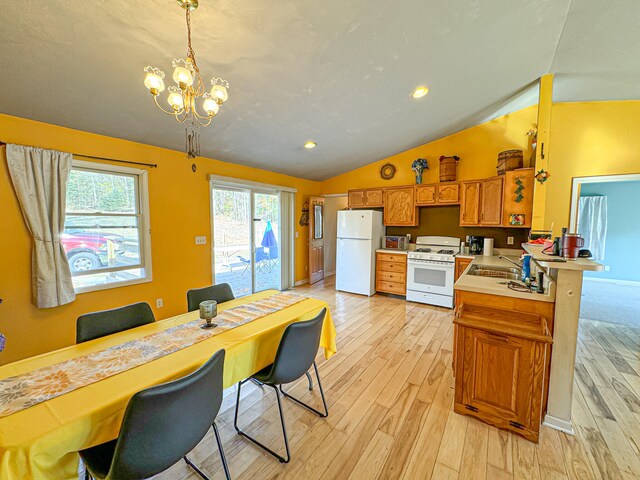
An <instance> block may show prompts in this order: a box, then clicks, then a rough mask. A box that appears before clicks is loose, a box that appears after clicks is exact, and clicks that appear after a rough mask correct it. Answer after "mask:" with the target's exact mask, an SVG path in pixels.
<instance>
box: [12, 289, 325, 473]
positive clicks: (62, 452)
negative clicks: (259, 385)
mask: <svg viewBox="0 0 640 480" xmlns="http://www.w3.org/2000/svg"><path fill="white" fill-rule="evenodd" d="M274 293H277V292H276V291H274V290H268V291H264V292H260V293H257V294H254V295H250V296H248V297H243V298H240V299H237V300H233V301H231V302H226V303H224V304H221V305H219V307H218V308H219V310H221V311H222V310H226V309H228V308H233V307H236V306H238V305H242V304H245V303H249V302H252V301H255V300H258V299H261V298H264V297H267V296H269V295H273V294H274ZM326 306H327V304H326V303H325V302H323V301H321V300H316V299H312V298H309V299H306V300H304V301H302V302H300V303H297V304H295V305H292V306H290V307H287V308H285V309H283V310H280V311H278V312H276V313H273V314H271V315H267V316H265V317H262V318H259V319H257V320H254V321H253V322H250V323H248V324H246V325H242V326H240V327H237V328H234V329H232V330H228V331H226V332H223V333H221V334H220V335H216V336H214V337H212V338H211V339H209V340H205V341H203V342H200V343H197V344H195V345H192V346H190V347H188V348H185V349H183V350H180V351H178V352H175V353H172V354H171V355H167V356H166V357H163V358H160V359H158V360H154V361H153V362H150V363H147V364H145V365H142V366H139V367H136V368H133V369H131V370H128V371H126V372H123V373H120V374H118V375H114V376H112V377H109V378H106V379H104V380H101V381H99V382H97V383H94V384H91V385H88V386H86V387H83V388H80V389H78V390H74V391H73V392H70V393H67V394H64V395H61V396H60V397H56V398H54V399H51V400H48V401H46V402H43V403H40V404H38V405H35V406H33V407H31V408H28V409H26V410H23V411H20V412H17V413H14V414H13V415H9V416H7V417H3V418H0V479H2V480H18V479H56V480H59V479H69V480H70V479H74V478H77V470H78V455H77V453H76V452H77V451H78V450H82V449H84V448H87V447H90V446H93V445H98V444H100V443H104V442H107V441H109V440H112V439H114V438H116V437H117V436H118V432H119V431H120V424H121V421H122V415H123V414H124V409H125V407H126V405H127V402H128V401H129V399H130V398H131V396H132V395H133V394H134V393H136V392H138V391H140V390H142V389H143V388H146V387H149V386H151V385H157V384H159V383H163V382H166V381H169V380H172V379H175V378H178V377H181V376H184V375H186V374H188V373H190V372H192V371H193V370H195V369H196V368H198V367H199V366H200V365H202V363H203V362H204V361H206V360H207V359H208V358H209V357H211V355H213V353H214V352H216V351H217V350H219V349H221V348H224V349H225V350H226V358H225V368H224V386H225V388H226V387H229V386H231V385H233V384H234V383H237V382H238V381H240V380H242V379H244V378H247V377H248V376H250V375H252V374H253V373H255V372H257V371H259V370H261V369H262V368H264V367H265V366H267V365H268V364H270V363H271V362H272V361H273V358H274V356H275V352H276V349H277V346H278V343H279V341H280V337H281V336H282V332H283V331H284V329H285V327H286V326H287V325H289V324H290V323H292V322H295V321H300V320H308V319H310V318H312V317H313V316H315V315H316V314H317V313H318V312H319V311H320V310H321V309H322V307H326ZM197 318H198V312H197V311H196V312H190V313H186V314H183V315H178V316H176V317H171V318H168V319H165V320H161V321H159V322H155V323H153V324H150V325H144V326H142V327H138V328H135V329H132V330H128V331H126V332H121V333H118V334H115V335H110V336H108V337H104V338H100V339H97V340H93V341H90V342H86V343H83V344H80V345H74V346H71V347H67V348H63V349H61V350H56V351H54V352H49V353H46V354H43V355H39V356H37V357H32V358H28V359H25V360H21V361H19V362H14V363H11V364H9V365H5V366H3V367H0V378H6V377H10V376H14V375H18V374H21V373H24V372H29V371H32V370H35V369H37V368H40V367H44V366H47V365H51V364H54V363H58V362H61V361H63V360H68V359H70V358H74V357H78V356H81V355H85V354H87V353H91V352H95V351H98V350H103V349H105V348H108V347H111V346H114V345H118V344H121V343H124V342H126V341H128V340H132V339H134V338H138V337H143V336H145V335H149V334H150V333H154V332H157V331H160V330H166V329H167V328H170V327H173V326H175V325H179V324H182V323H186V322H189V321H192V320H194V319H197ZM335 339H336V331H335V327H334V325H333V320H332V319H331V313H330V312H329V311H328V310H327V317H326V319H325V322H324V325H323V328H322V336H321V339H320V346H321V347H323V348H324V350H325V356H326V357H327V358H329V357H330V356H331V355H333V354H334V353H335V352H336V341H335Z"/></svg>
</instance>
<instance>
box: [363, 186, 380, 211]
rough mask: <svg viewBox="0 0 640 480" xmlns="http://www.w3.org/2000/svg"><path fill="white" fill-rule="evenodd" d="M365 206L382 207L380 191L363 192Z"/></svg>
mask: <svg viewBox="0 0 640 480" xmlns="http://www.w3.org/2000/svg"><path fill="white" fill-rule="evenodd" d="M364 195H365V199H364V202H365V205H366V206H367V207H382V205H383V204H384V194H383V191H382V189H381V188H380V189H376V190H365V192H364Z"/></svg>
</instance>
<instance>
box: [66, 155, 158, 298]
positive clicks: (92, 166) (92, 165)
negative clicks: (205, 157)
mask: <svg viewBox="0 0 640 480" xmlns="http://www.w3.org/2000/svg"><path fill="white" fill-rule="evenodd" d="M71 169H72V170H73V169H78V170H88V171H94V172H99V173H106V174H114V175H122V174H124V175H131V176H134V177H135V183H136V193H137V196H138V210H139V211H138V212H137V213H136V214H103V213H100V214H93V215H92V216H109V217H113V216H129V217H130V216H134V215H137V216H138V231H139V232H140V247H139V248H140V253H141V255H140V265H139V266H133V267H132V268H134V269H137V268H139V269H142V270H144V276H143V277H141V278H136V279H133V280H122V281H119V282H107V283H102V284H99V285H91V286H87V287H74V291H75V293H76V294H82V293H89V292H95V291H99V290H107V289H111V288H119V287H126V286H129V285H137V284H140V283H148V282H151V281H152V280H153V275H152V268H151V226H150V218H149V216H150V214H149V172H147V171H146V170H142V169H139V168H131V167H123V166H120V165H112V164H109V163H99V162H90V161H86V160H76V159H75V158H74V159H73V161H72V163H71ZM67 214H68V215H78V214H77V213H73V212H68V211H66V208H65V222H66V216H67ZM117 270H123V269H120V268H118V269H110V268H107V269H104V268H102V269H99V270H95V271H93V273H86V274H84V275H91V274H96V273H108V272H110V271H117ZM84 275H80V276H84ZM73 277H74V275H73V274H72V278H73Z"/></svg>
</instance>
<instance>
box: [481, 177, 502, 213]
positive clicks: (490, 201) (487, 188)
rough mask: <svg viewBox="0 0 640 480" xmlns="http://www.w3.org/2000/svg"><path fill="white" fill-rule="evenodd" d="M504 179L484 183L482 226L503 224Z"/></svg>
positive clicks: (493, 179) (492, 179) (499, 178)
mask: <svg viewBox="0 0 640 480" xmlns="http://www.w3.org/2000/svg"><path fill="white" fill-rule="evenodd" d="M502 184H503V178H502V177H493V178H488V179H486V180H483V181H482V194H481V199H480V204H481V208H480V225H500V224H502Z"/></svg>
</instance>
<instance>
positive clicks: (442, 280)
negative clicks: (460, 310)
mask: <svg viewBox="0 0 640 480" xmlns="http://www.w3.org/2000/svg"><path fill="white" fill-rule="evenodd" d="M453 271H454V264H453V263H449V262H438V261H433V260H415V259H413V260H409V261H408V262H407V290H413V291H416V292H428V293H437V294H438V295H449V296H453Z"/></svg>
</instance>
